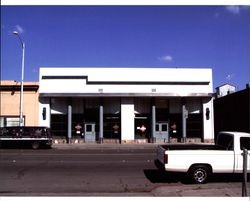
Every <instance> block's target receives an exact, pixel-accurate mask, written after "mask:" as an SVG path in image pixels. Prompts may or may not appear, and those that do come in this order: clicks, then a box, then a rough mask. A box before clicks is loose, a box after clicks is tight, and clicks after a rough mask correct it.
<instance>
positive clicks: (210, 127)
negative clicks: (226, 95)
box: [203, 98, 214, 141]
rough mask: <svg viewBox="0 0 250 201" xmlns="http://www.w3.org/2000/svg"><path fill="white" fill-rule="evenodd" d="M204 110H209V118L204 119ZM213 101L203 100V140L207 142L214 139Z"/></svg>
mask: <svg viewBox="0 0 250 201" xmlns="http://www.w3.org/2000/svg"><path fill="white" fill-rule="evenodd" d="M206 108H209V111H210V115H209V116H210V118H209V120H207V119H206ZM213 111H214V110H213V99H212V98H211V99H207V100H205V99H204V100H203V125H204V126H203V129H204V140H205V141H209V140H211V139H214V112H213Z"/></svg>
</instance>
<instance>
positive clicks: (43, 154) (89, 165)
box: [0, 149, 156, 195]
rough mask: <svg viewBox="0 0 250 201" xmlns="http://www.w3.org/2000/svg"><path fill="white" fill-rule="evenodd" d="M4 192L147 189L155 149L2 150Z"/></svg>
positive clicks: (1, 189)
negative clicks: (146, 174)
mask: <svg viewBox="0 0 250 201" xmlns="http://www.w3.org/2000/svg"><path fill="white" fill-rule="evenodd" d="M0 153H1V157H0V178H1V185H0V193H1V195H26V194H27V195H50V194H51V195H53V194H55V195H74V194H75V195H79V194H80V195H81V194H86V193H90V194H91V193H119V192H147V191H150V190H151V189H153V188H154V187H155V186H156V184H154V183H152V182H150V180H148V179H147V177H146V176H145V173H144V172H145V170H147V169H153V168H155V167H154V163H153V159H154V156H155V153H154V152H153V150H126V151H123V150H56V149H50V150H29V149H21V150H20V149H2V150H0Z"/></svg>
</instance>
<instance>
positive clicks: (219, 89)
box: [216, 84, 236, 97]
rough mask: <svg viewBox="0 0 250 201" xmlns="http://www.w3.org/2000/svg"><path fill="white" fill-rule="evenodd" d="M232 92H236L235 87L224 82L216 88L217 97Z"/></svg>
mask: <svg viewBox="0 0 250 201" xmlns="http://www.w3.org/2000/svg"><path fill="white" fill-rule="evenodd" d="M234 92H236V87H235V86H233V85H230V84H224V85H222V86H219V87H217V88H216V94H217V97H222V96H226V95H228V94H231V93H234Z"/></svg>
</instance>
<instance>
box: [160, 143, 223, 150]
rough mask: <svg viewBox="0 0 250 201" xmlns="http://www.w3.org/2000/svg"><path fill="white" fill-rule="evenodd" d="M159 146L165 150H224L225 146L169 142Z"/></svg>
mask: <svg viewBox="0 0 250 201" xmlns="http://www.w3.org/2000/svg"><path fill="white" fill-rule="evenodd" d="M160 146H161V147H162V148H163V149H165V150H226V148H225V147H222V146H219V145H210V144H169V145H160Z"/></svg>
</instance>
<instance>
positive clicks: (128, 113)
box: [121, 98, 135, 143]
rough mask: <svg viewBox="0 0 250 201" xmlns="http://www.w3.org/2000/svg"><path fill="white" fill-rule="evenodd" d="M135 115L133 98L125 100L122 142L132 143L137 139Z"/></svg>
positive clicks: (122, 118) (122, 105)
mask: <svg viewBox="0 0 250 201" xmlns="http://www.w3.org/2000/svg"><path fill="white" fill-rule="evenodd" d="M134 129H135V114H134V102H133V99H132V98H123V99H122V102H121V142H122V143H123V142H124V143H127V142H132V141H134V139H135V132H134Z"/></svg>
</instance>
